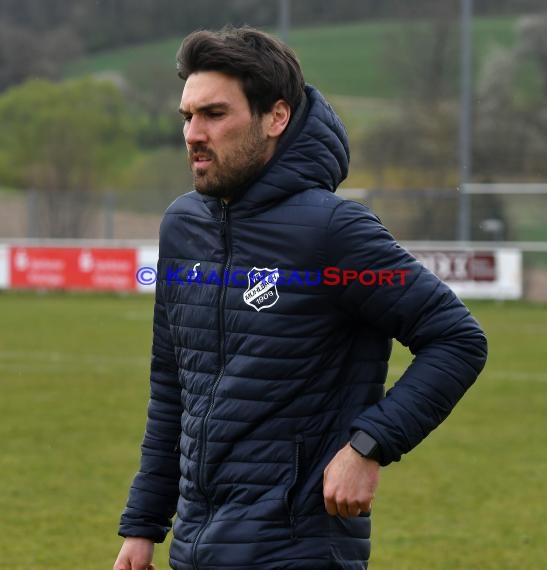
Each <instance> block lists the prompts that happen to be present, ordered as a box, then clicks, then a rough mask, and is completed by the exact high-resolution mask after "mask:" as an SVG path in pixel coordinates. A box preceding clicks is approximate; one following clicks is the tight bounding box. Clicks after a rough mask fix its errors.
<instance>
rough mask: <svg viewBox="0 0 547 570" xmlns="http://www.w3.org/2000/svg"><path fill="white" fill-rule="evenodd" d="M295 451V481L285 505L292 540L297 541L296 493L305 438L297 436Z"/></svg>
mask: <svg viewBox="0 0 547 570" xmlns="http://www.w3.org/2000/svg"><path fill="white" fill-rule="evenodd" d="M294 443H295V451H294V468H293V473H294V475H293V480H292V483H291V485H290V487H289V488H288V489H287V493H286V495H285V504H286V506H287V510H288V512H289V524H290V527H291V538H292V539H296V538H297V535H296V516H295V503H296V500H295V493H296V489H297V485H298V482H299V479H300V470H301V463H302V445H303V444H304V438H303V437H302V436H301V435H297V436H296V437H295V439H294Z"/></svg>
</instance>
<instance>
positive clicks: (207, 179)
mask: <svg viewBox="0 0 547 570" xmlns="http://www.w3.org/2000/svg"><path fill="white" fill-rule="evenodd" d="M267 142H268V141H267V138H266V137H264V135H263V134H262V130H261V125H260V121H259V119H258V118H256V119H253V120H252V122H251V124H250V126H249V131H248V133H247V134H246V135H245V137H244V138H243V139H242V140H241V142H240V143H239V145H238V146H237V147H234V148H232V149H231V150H230V151H229V152H228V154H227V155H226V157H225V158H224V160H222V162H219V160H218V156H217V155H216V154H215V153H214V152H213V151H212V150H210V149H208V148H207V146H206V145H205V144H196V145H194V146H192V148H191V149H190V150H189V154H188V161H189V163H190V168H191V167H192V155H196V154H204V155H205V156H207V157H208V158H210V159H211V161H212V162H211V164H210V165H209V167H208V168H207V169H199V168H198V169H195V170H192V172H193V175H194V187H195V189H196V190H197V191H198V192H199V193H200V194H205V195H206V196H213V197H215V198H228V199H230V200H233V199H235V198H238V197H239V196H240V195H241V193H242V192H243V191H244V190H245V189H246V188H247V186H248V184H249V183H250V182H252V181H253V180H254V179H255V178H257V177H258V175H259V173H260V171H261V170H262V169H263V167H264V165H265V157H266V149H267Z"/></svg>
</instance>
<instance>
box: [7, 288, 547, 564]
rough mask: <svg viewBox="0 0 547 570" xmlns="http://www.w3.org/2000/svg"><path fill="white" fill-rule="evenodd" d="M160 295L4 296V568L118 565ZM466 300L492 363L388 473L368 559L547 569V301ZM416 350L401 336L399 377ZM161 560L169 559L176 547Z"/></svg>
mask: <svg viewBox="0 0 547 570" xmlns="http://www.w3.org/2000/svg"><path fill="white" fill-rule="evenodd" d="M152 303H153V300H152V297H151V296H148V295H147V296H126V297H118V296H110V295H98V296H89V295H68V294H64V295H63V294H48V295H36V294H31V293H2V294H0V315H1V317H0V318H1V322H2V332H1V333H0V388H1V398H0V442H1V444H0V445H1V450H2V452H1V453H0V504H1V510H0V512H1V516H0V552H1V553H2V562H3V565H4V567H6V568H10V569H11V570H46V569H47V570H49V569H50V568H58V569H60V570H64V569H67V570H68V569H73V568H78V570H99V569H108V568H111V567H112V564H113V562H114V559H115V557H116V555H117V551H118V549H119V546H120V544H121V539H120V538H118V537H117V536H116V530H117V524H118V518H119V514H120V511H121V509H122V508H123V506H124V502H125V499H126V494H127V490H128V486H129V483H130V481H131V479H132V476H133V473H134V472H135V470H136V469H137V465H138V452H139V449H138V448H139V443H140V440H141V438H142V434H143V430H144V419H145V413H146V404H147V397H148V395H147V394H148V387H147V369H148V355H149V352H150V342H151V318H152ZM470 306H471V309H472V310H473V312H474V314H475V315H476V316H477V318H478V319H479V321H480V322H481V324H482V325H483V327H484V328H485V329H486V331H487V334H488V337H489V343H490V359H489V362H488V364H487V368H486V370H485V372H484V373H483V375H482V376H481V377H480V379H479V381H478V382H477V384H476V385H475V386H474V387H473V388H472V389H471V391H470V392H469V393H468V394H467V395H466V397H465V398H464V400H463V401H462V402H461V403H460V405H459V406H458V408H457V409H456V410H455V411H454V413H453V414H452V416H451V417H450V418H449V419H448V420H447V421H446V422H445V423H444V424H443V425H442V426H441V427H440V428H439V429H438V430H437V431H436V432H434V433H433V434H432V435H431V436H430V437H429V438H428V439H427V440H426V441H425V442H424V443H423V444H422V445H420V446H419V447H418V448H417V449H416V450H414V451H413V452H412V453H411V454H409V455H408V456H407V457H405V458H404V459H403V460H402V461H401V462H400V463H398V464H395V465H392V466H390V467H388V468H386V469H384V470H383V472H382V481H381V483H380V488H379V492H378V496H377V499H376V503H375V508H374V525H373V555H372V560H371V566H370V568H371V570H394V569H396V570H416V569H423V570H441V569H442V570H499V569H501V568H525V569H526V570H540V569H543V568H544V567H545V552H544V547H543V545H544V544H545V540H546V539H547V523H546V521H547V484H546V481H547V477H546V473H547V413H546V410H547V366H546V357H545V338H546V337H547V306H545V305H531V304H526V303H496V302H491V303H490V302H488V303H486V302H485V303H472V304H470ZM542 346H543V349H542V348H541V347H542ZM408 361H409V355H408V353H407V352H406V351H405V350H404V349H403V348H401V347H396V348H395V351H394V355H393V358H392V366H391V372H390V378H391V381H393V379H395V378H396V377H397V375H398V374H400V372H401V371H402V370H403V369H404V367H405V365H406V364H407V363H408ZM156 563H157V567H158V570H167V568H168V565H167V544H165V545H160V546H159V547H158V549H157V556H156Z"/></svg>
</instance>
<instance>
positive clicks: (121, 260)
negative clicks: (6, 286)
mask: <svg viewBox="0 0 547 570" xmlns="http://www.w3.org/2000/svg"><path fill="white" fill-rule="evenodd" d="M9 263H10V286H11V287H12V288H14V289H18V288H24V289H75V290H93V291H100V290H103V291H134V290H136V288H137V287H136V286H137V282H136V279H135V273H136V270H137V253H136V250H135V249H133V248H97V247H88V248H80V247H11V248H10V262H9Z"/></svg>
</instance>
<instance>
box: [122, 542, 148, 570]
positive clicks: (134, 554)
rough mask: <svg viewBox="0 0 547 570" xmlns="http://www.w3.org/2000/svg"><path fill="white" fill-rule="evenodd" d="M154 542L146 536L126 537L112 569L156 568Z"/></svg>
mask: <svg viewBox="0 0 547 570" xmlns="http://www.w3.org/2000/svg"><path fill="white" fill-rule="evenodd" d="M153 556H154V543H153V542H152V541H151V540H149V539H148V538H136V537H127V538H126V539H125V540H124V542H123V545H122V548H121V550H120V553H119V554H118V558H117V559H116V562H115V563H114V568H113V569H112V570H156V567H155V566H154V565H153V564H152V557H153Z"/></svg>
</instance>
